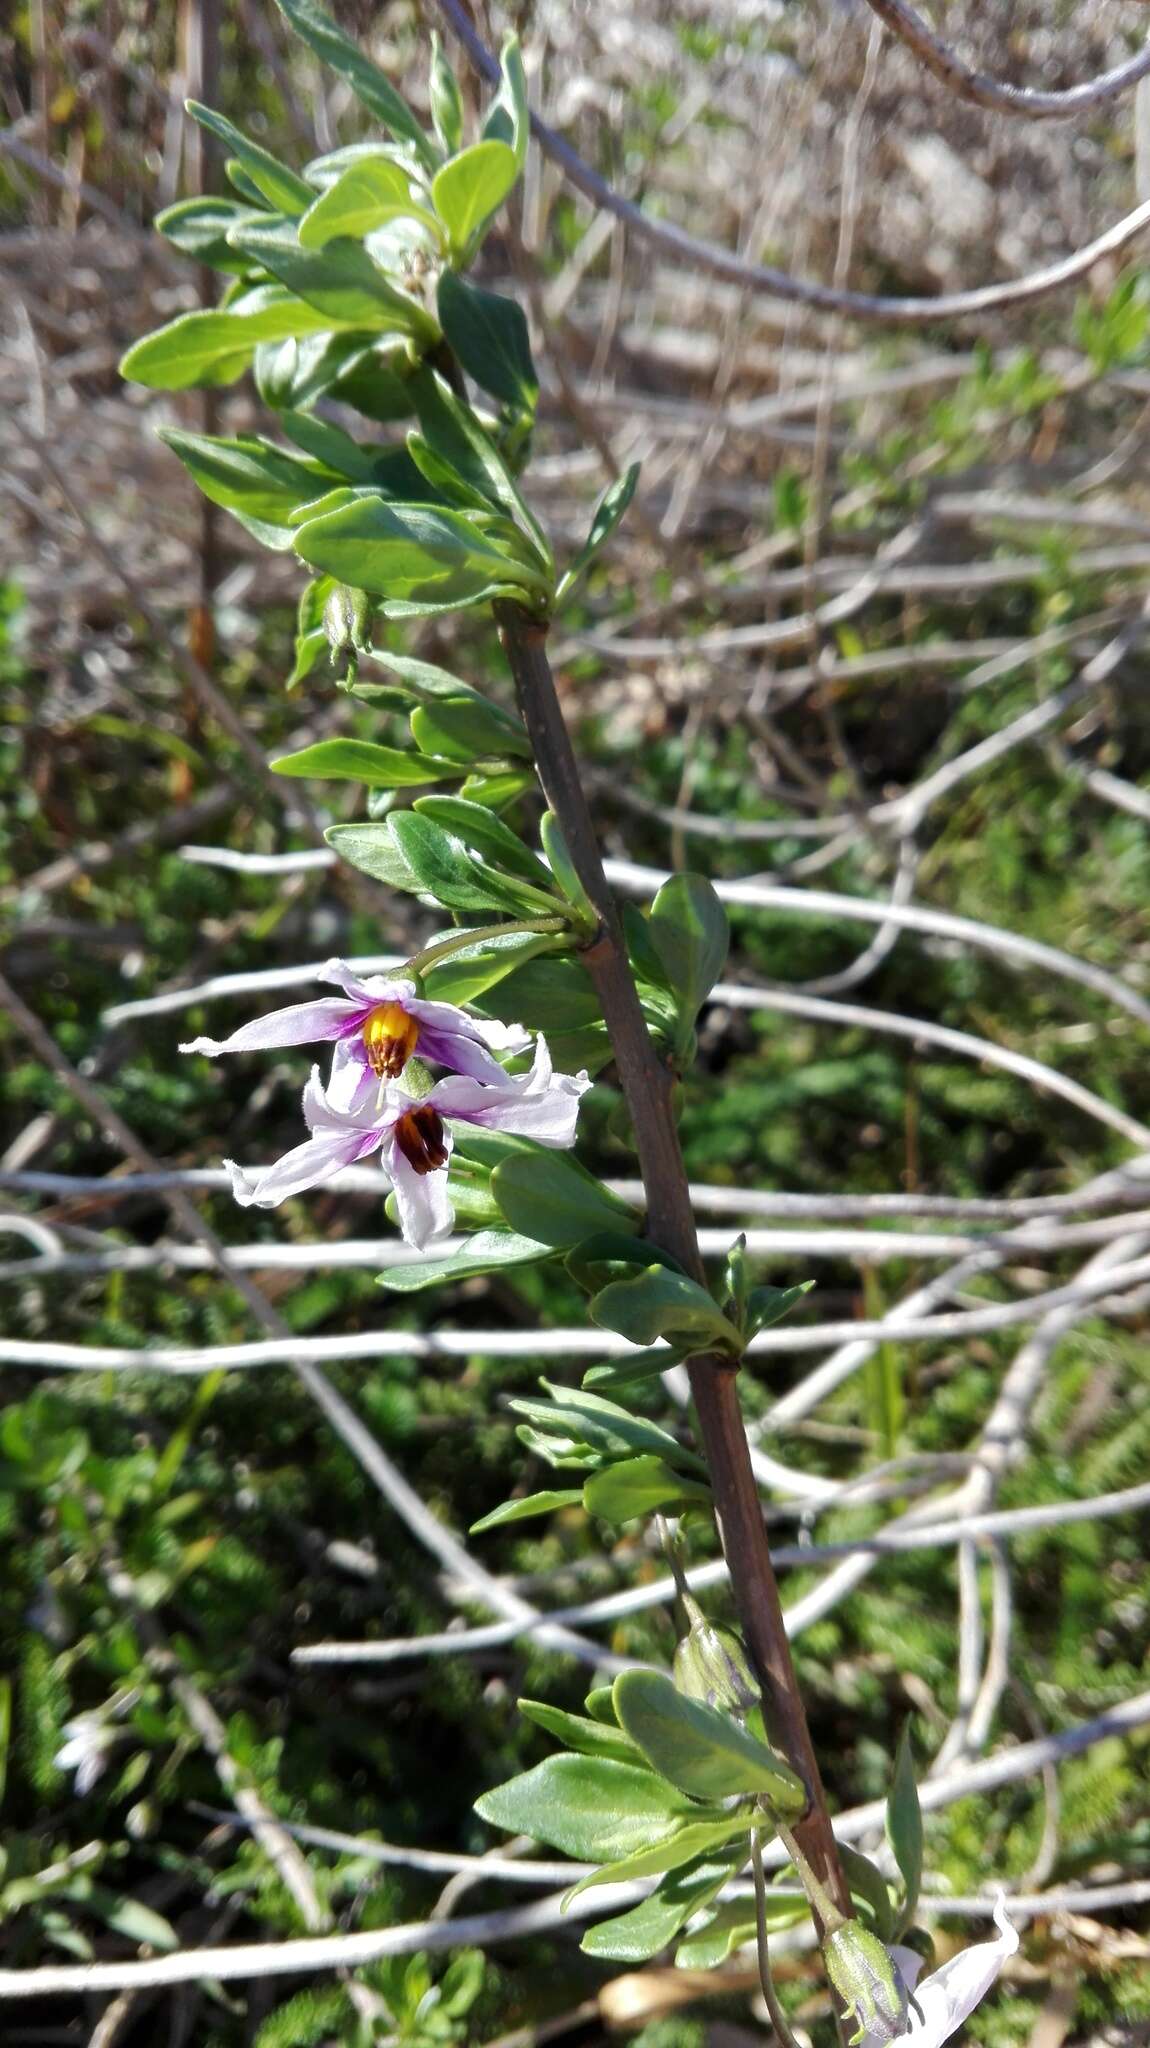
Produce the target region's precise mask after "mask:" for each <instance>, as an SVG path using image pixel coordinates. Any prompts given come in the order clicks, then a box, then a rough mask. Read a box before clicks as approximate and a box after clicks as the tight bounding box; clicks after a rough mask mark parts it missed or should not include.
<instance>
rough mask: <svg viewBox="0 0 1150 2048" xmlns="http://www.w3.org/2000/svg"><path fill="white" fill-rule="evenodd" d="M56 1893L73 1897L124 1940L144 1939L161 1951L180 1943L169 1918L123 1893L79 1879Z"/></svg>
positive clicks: (141, 1940)
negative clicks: (79, 1881) (77, 1882)
mask: <svg viewBox="0 0 1150 2048" xmlns="http://www.w3.org/2000/svg"><path fill="white" fill-rule="evenodd" d="M60 1893H61V1896H62V1897H64V1898H68V1897H69V1896H75V1897H76V1898H77V1899H78V1901H79V1903H81V1904H82V1905H83V1906H84V1907H85V1908H86V1910H87V1911H88V1912H89V1913H94V1914H96V1915H97V1916H98V1917H99V1918H100V1919H101V1920H102V1921H103V1922H104V1925H105V1927H110V1928H111V1930H112V1932H113V1934H122V1935H123V1936H124V1939H125V1940H126V1941H134V1942H147V1944H148V1946H149V1947H150V1948H155V1949H159V1950H160V1951H161V1952H166V1951H168V1950H171V1949H176V1948H179V1946H180V1937H179V1935H178V1934H177V1933H176V1930H175V1928H174V1927H173V1926H172V1923H171V1921H170V1920H165V1918H164V1916H163V1914H162V1913H157V1912H155V1911H154V1909H153V1908H152V1907H151V1906H144V1905H141V1903H140V1901H139V1900H138V1899H132V1898H129V1897H128V1896H127V1895H126V1894H125V1893H123V1892H114V1891H111V1890H110V1889H109V1888H108V1886H106V1885H102V1884H87V1883H83V1882H81V1883H79V1884H77V1885H75V1886H68V1885H62V1886H61V1887H60Z"/></svg>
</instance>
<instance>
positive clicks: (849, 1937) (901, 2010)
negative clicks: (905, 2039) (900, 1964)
mask: <svg viewBox="0 0 1150 2048" xmlns="http://www.w3.org/2000/svg"><path fill="white" fill-rule="evenodd" d="M823 1961H824V1963H825V1964H826V1969H827V1976H828V1977H829V1978H830V1980H831V1983H832V1984H833V1985H834V1988H835V1990H836V1991H837V1992H838V1994H839V1997H840V1998H841V1999H842V2002H843V2004H844V2006H845V2007H846V2010H847V2013H848V2015H849V2017H850V2018H851V2019H853V2020H855V2021H857V2023H858V2028H857V2032H856V2033H853V2034H850V2035H848V2037H847V2038H848V2040H850V2041H851V2042H855V2041H861V2040H862V2039H863V2037H864V2035H866V2034H871V2035H873V2036H874V2037H875V2039H877V2040H879V2041H895V2040H897V2039H898V2036H899V2035H900V2034H901V2033H903V2032H904V2031H905V2028H906V2021H907V2014H908V2012H909V2010H910V2001H909V1998H908V1996H907V1990H906V1986H905V1984H904V1983H903V1981H902V1978H901V1977H900V1976H899V1973H898V1970H897V1968H896V1967H895V1963H894V1959H893V1957H892V1956H891V1954H890V1952H889V1950H887V1949H885V1948H884V1947H883V1945H882V1943H881V1941H880V1940H879V1938H878V1936H877V1934H870V1933H868V1931H867V1929H866V1928H865V1927H860V1926H859V1924H858V1921H857V1920H847V1921H846V1922H844V1924H843V1926H841V1927H836V1928H835V1930H834V1932H833V1933H831V1934H828V1935H827V1936H826V1939H825V1940H824V1942H823Z"/></svg>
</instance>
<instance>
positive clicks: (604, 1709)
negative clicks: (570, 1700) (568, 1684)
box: [583, 1685, 619, 1728]
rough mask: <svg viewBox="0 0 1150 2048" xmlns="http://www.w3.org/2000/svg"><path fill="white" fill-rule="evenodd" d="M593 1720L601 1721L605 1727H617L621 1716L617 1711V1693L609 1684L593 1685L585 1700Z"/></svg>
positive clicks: (584, 1703)
mask: <svg viewBox="0 0 1150 2048" xmlns="http://www.w3.org/2000/svg"><path fill="white" fill-rule="evenodd" d="M583 1705H584V1706H585V1707H586V1709H587V1712H588V1713H589V1714H590V1716H591V1719H592V1720H593V1721H601V1722H602V1724H603V1726H604V1728H617V1727H618V1726H619V1717H618V1715H617V1714H616V1712H615V1695H614V1693H613V1692H612V1690H611V1688H610V1686H609V1685H595V1686H592V1688H591V1691H590V1692H589V1693H588V1695H587V1697H586V1699H585V1700H584V1702H583Z"/></svg>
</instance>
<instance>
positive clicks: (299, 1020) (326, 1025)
mask: <svg viewBox="0 0 1150 2048" xmlns="http://www.w3.org/2000/svg"><path fill="white" fill-rule="evenodd" d="M362 1014H363V1013H362V1008H361V1006H360V1005H358V1004H355V1003H348V1002H343V1001H341V1000H340V998H339V997H338V996H322V997H320V999H319V1000H318V1001H317V1002H314V1003H291V1004H289V1005H288V1008H287V1009H286V1010H270V1011H269V1012H268V1014H267V1016H266V1017H253V1019H252V1021H251V1023H250V1024H241V1025H240V1028H239V1030H238V1031H233V1032H232V1035H231V1037H230V1038H193V1039H191V1040H190V1041H189V1042H188V1044H187V1045H181V1047H180V1051H181V1052H203V1053H206V1054H207V1056H208V1058H209V1059H213V1060H214V1059H215V1058H217V1056H218V1055H219V1054H220V1053H221V1052H267V1051H268V1050H269V1049H270V1048H272V1047H273V1046H278V1045H314V1044H315V1042H316V1041H317V1040H322V1041H324V1042H326V1041H327V1040H329V1039H333V1038H336V1039H338V1038H343V1037H344V1036H345V1034H346V1033H348V1032H351V1031H357V1030H358V1029H359V1026H360V1023H361V1021H362Z"/></svg>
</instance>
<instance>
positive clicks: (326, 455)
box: [280, 406, 397, 505]
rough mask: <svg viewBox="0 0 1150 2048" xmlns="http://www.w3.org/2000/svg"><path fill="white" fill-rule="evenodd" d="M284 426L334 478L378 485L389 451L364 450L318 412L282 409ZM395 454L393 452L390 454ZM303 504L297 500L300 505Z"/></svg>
mask: <svg viewBox="0 0 1150 2048" xmlns="http://www.w3.org/2000/svg"><path fill="white" fill-rule="evenodd" d="M280 414H281V417H280V424H281V426H282V427H283V430H284V433H285V434H286V435H287V436H288V438H289V440H292V441H294V442H295V444H296V446H297V448H302V449H303V451H304V453H305V454H306V455H310V456H311V457H312V459H313V461H315V462H321V463H322V464H323V466H324V468H325V470H327V471H329V472H330V474H331V475H332V476H335V477H346V478H347V480H348V482H349V483H354V484H371V483H376V484H377V483H378V482H379V480H380V477H379V467H380V460H381V457H383V455H384V453H385V451H384V450H383V449H382V448H381V447H380V446H379V444H378V443H377V444H376V445H375V447H373V448H363V447H361V446H360V444H359V442H358V441H353V439H352V437H351V435H350V434H345V433H344V430H343V428H342V427H337V426H336V425H335V423H334V421H332V420H320V419H317V418H316V417H315V414H314V413H310V412H300V411H299V410H298V408H297V407H295V406H284V407H282V408H280ZM386 452H387V453H388V454H395V453H396V452H397V451H396V450H394V449H392V450H388V451H386ZM301 502H302V500H301V499H299V498H297V499H296V503H297V505H298V504H300V503H301Z"/></svg>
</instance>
